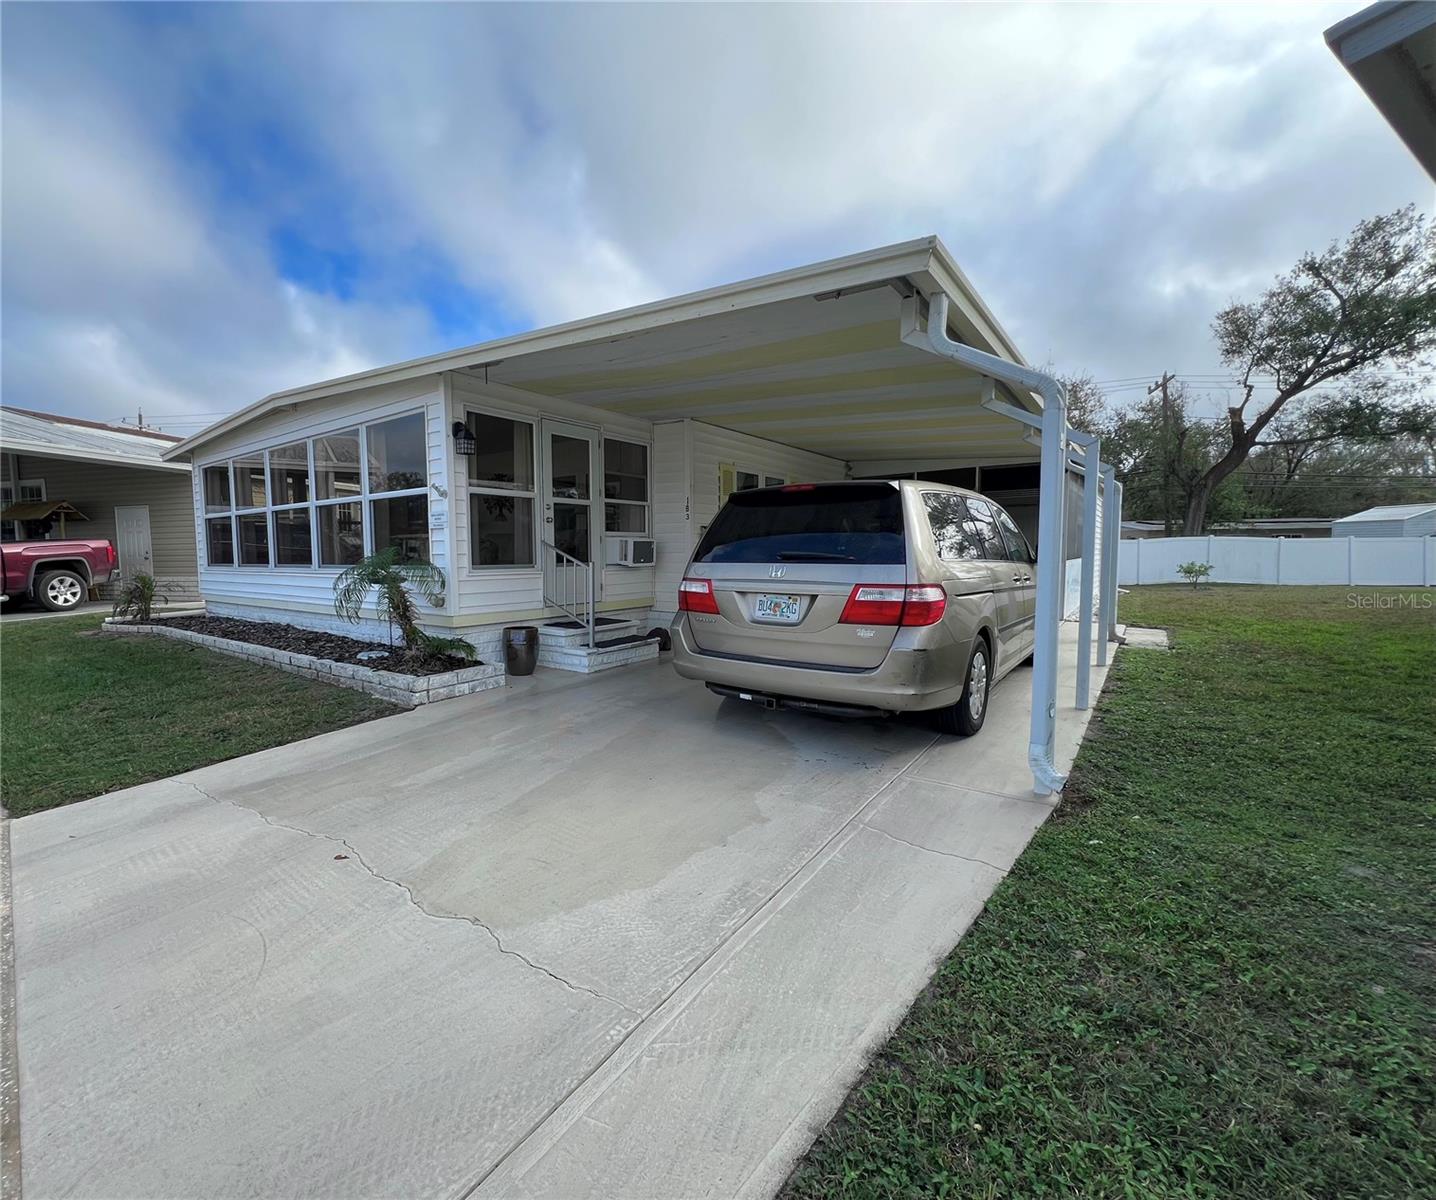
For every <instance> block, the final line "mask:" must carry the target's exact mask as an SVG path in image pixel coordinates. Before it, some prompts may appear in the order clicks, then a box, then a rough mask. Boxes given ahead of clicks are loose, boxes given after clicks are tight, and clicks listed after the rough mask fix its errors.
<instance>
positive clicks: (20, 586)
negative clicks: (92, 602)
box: [0, 539, 115, 612]
mask: <svg viewBox="0 0 1436 1200" xmlns="http://www.w3.org/2000/svg"><path fill="white" fill-rule="evenodd" d="M0 567H3V570H4V580H5V583H4V589H3V591H4V594H3V595H0V600H14V599H18V598H20V597H22V596H24V597H28V598H30V599H32V600H38V601H39V602H40V603H41V604H43V605H44V606H45V607H46V608H48V609H49V610H50V611H51V612H65V611H66V610H67V609H71V608H74V607H75V606H76V605H77V604H79V603H80V601H82V600H83V599H84V598H85V596H86V594H87V593H88V591H89V589H90V588H92V587H99V586H100V585H101V584H103V583H108V582H109V580H110V576H111V575H112V574H114V570H115V548H114V546H112V545H111V544H110V543H109V542H107V541H104V540H103V539H96V540H90V539H85V540H71V541H63V542H6V543H5V544H4V545H0Z"/></svg>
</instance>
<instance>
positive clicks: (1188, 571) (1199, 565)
mask: <svg viewBox="0 0 1436 1200" xmlns="http://www.w3.org/2000/svg"><path fill="white" fill-rule="evenodd" d="M1211 573H1212V564H1211V563H1203V562H1184V563H1182V565H1181V566H1179V567H1178V568H1177V574H1178V575H1180V576H1181V577H1182V578H1183V579H1185V580H1186V581H1187V582H1188V583H1190V584H1191V585H1192V586H1193V587H1196V586H1197V584H1199V583H1201V582H1202V581H1203V580H1205V579H1206V577H1207V576H1208V575H1210V574H1211Z"/></svg>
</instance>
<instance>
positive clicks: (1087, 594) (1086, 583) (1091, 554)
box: [1072, 432, 1102, 708]
mask: <svg viewBox="0 0 1436 1200" xmlns="http://www.w3.org/2000/svg"><path fill="white" fill-rule="evenodd" d="M1072 440H1073V441H1075V442H1076V443H1077V444H1078V445H1079V446H1080V447H1081V448H1082V598H1081V601H1080V603H1079V606H1078V609H1077V622H1078V624H1077V707H1078V708H1091V707H1092V596H1093V591H1094V588H1095V585H1096V578H1097V485H1098V484H1100V483H1101V482H1102V477H1101V473H1100V471H1101V463H1100V461H1099V459H1098V451H1099V449H1100V448H1101V442H1100V441H1099V440H1098V438H1097V437H1096V435H1094V434H1090V433H1089V434H1082V433H1075V432H1074V433H1073V435H1072Z"/></svg>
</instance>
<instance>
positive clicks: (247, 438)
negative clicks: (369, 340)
mask: <svg viewBox="0 0 1436 1200" xmlns="http://www.w3.org/2000/svg"><path fill="white" fill-rule="evenodd" d="M415 410H422V411H423V412H424V414H425V422H426V430H427V435H428V456H429V524H430V557H431V559H432V560H433V562H434V564H435V565H436V566H439V567H441V568H443V569H444V571H445V572H446V574H447V573H449V572H450V569H451V565H452V564H451V563H450V562H449V545H448V539H447V538H445V537H444V535H443V531H442V529H435V528H434V523H435V520H436V518H435V515H434V514H435V511H436V510H438V509H440V508H441V507H442V506H443V505H444V504H445V500H444V499H442V498H441V494H440V493H444V492H448V491H449V487H448V481H449V473H448V462H447V458H448V456H447V455H446V453H445V450H444V448H445V446H446V444H448V441H449V439H448V436H447V426H446V425H445V422H444V418H445V410H444V402H443V394H442V390H441V388H440V384H439V379H438V377H437V376H435V377H432V378H429V379H422V380H412V381H408V382H406V383H402V384H391V385H388V386H385V387H377V388H367V389H365V390H364V391H362V392H354V393H351V394H349V395H346V396H342V397H338V398H336V399H334V400H318V401H314V402H312V403H308V404H304V405H302V406H300V407H299V408H297V409H296V410H294V411H290V412H281V411H276V412H272V413H267V414H266V415H265V416H263V417H261V418H259V419H258V420H256V421H253V422H251V423H249V424H247V425H244V426H242V427H241V428H239V429H236V430H234V431H232V432H231V433H229V434H226V435H225V436H224V437H221V438H217V439H216V440H215V441H213V442H210V443H208V444H207V445H205V446H204V447H203V448H202V449H201V450H200V451H199V452H198V453H196V455H195V456H194V477H193V497H194V500H193V502H194V527H193V536H194V540H195V544H196V545H197V546H198V547H199V563H200V566H199V578H200V591H201V592H202V593H203V595H204V598H205V600H206V601H210V602H213V603H214V604H215V605H216V606H219V605H243V606H245V607H246V608H249V609H259V610H269V609H274V610H285V609H288V610H292V611H295V612H304V613H309V614H314V615H319V616H323V617H326V618H333V616H334V578H335V576H336V575H338V573H339V568H338V567H320V568H314V567H274V568H271V567H212V566H209V565H208V564H207V563H206V562H205V551H204V497H203V494H202V490H201V489H202V481H203V476H204V471H203V468H204V466H205V465H207V464H209V463H214V462H221V461H224V460H225V459H229V458H232V457H234V456H235V455H236V454H242V453H245V452H246V451H251V450H259V449H265V448H268V447H273V446H277V445H281V444H283V443H285V442H289V441H297V440H299V439H300V438H308V437H315V436H317V435H320V434H325V433H332V432H334V431H335V430H339V429H348V428H350V427H352V426H354V425H356V424H358V423H360V422H363V421H376V420H382V419H384V418H386V417H393V416H398V415H400V414H402V413H406V412H413V411H415ZM365 519H366V520H367V519H368V516H367V514H366V517H365ZM438 519H439V520H447V516H446V517H444V518H438ZM449 590H450V592H451V593H452V590H453V589H452V576H450V589H449ZM447 600H448V597H446V601H447ZM446 607H448V605H447V603H446ZM428 611H431V612H435V613H438V612H442V611H444V610H442V609H430V610H428ZM275 615H276V617H279V616H281V615H282V613H280V612H276V613H275Z"/></svg>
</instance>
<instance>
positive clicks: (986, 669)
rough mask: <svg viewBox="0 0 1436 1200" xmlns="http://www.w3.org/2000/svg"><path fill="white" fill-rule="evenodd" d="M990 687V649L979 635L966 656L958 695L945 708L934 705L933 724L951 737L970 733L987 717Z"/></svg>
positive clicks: (974, 731) (976, 729)
mask: <svg viewBox="0 0 1436 1200" xmlns="http://www.w3.org/2000/svg"><path fill="white" fill-rule="evenodd" d="M991 691H992V651H990V650H989V649H988V648H987V643H986V642H985V641H983V639H982V638H978V639H977V645H975V646H974V647H973V648H972V656H971V657H970V658H969V659H968V660H967V679H966V681H965V682H964V684H963V687H962V698H961V699H960V700H959V701H958V702H957V703H956V704H954V705H952V706H951V707H949V708H941V709H938V712H937V727H938V729H939V730H940V731H941V732H942V733H946V734H951V735H953V736H955V737H971V736H972V735H973V734H974V733H976V732H977V731H978V730H979V729H981V728H982V723H983V722H984V721H985V720H987V700H988V696H989V694H990V693H991Z"/></svg>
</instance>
